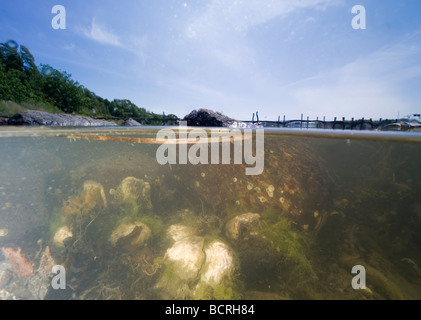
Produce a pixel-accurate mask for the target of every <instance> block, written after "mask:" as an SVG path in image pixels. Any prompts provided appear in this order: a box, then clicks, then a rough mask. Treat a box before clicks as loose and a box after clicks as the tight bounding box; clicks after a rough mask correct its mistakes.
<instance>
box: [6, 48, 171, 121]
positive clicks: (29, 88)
mask: <svg viewBox="0 0 421 320" xmlns="http://www.w3.org/2000/svg"><path fill="white" fill-rule="evenodd" d="M0 101H13V102H16V103H24V102H25V103H32V104H35V105H37V104H38V105H46V106H48V107H50V109H55V110H57V109H58V110H60V111H62V112H65V113H72V114H79V115H87V116H94V117H97V118H118V119H127V118H138V119H156V120H158V121H159V119H161V120H162V118H163V115H159V114H155V113H152V112H149V111H147V110H146V109H145V108H140V107H138V106H136V105H135V104H134V103H132V102H131V101H130V100H127V99H114V100H113V101H109V100H107V99H104V98H101V97H100V96H97V95H96V94H95V93H94V92H92V91H90V90H89V89H87V88H85V87H84V86H83V85H81V84H79V83H78V82H77V81H75V80H73V79H72V77H71V74H69V73H67V72H66V71H59V70H57V69H54V68H53V67H52V66H50V65H48V64H40V65H39V66H37V65H36V64H35V58H34V56H33V55H32V54H31V52H30V51H29V49H28V48H27V47H25V46H24V45H19V44H18V43H17V42H16V41H14V40H8V41H6V42H4V43H0ZM165 118H166V119H167V120H169V119H177V116H175V115H172V114H171V115H167V116H165ZM149 123H153V121H149Z"/></svg>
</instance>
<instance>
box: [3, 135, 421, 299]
mask: <svg viewBox="0 0 421 320" xmlns="http://www.w3.org/2000/svg"><path fill="white" fill-rule="evenodd" d="M156 132H157V130H154V129H148V130H146V129H145V130H127V129H126V130H119V129H113V130H106V129H100V130H84V131H76V130H52V129H48V130H46V129H37V130H35V129H31V130H29V129H28V130H22V129H7V131H6V130H5V131H0V147H1V153H0V164H1V170H0V247H1V248H2V250H1V251H0V297H1V298H5V299H7V298H23V299H270V300H273V299H420V298H421V290H420V289H421V254H420V252H419V247H420V245H421V232H420V229H421V200H420V199H421V194H420V192H421V185H420V184H421V170H420V169H419V159H420V158H421V143H420V142H421V137H419V136H416V135H411V136H405V135H389V136H386V135H382V134H374V135H373V134H371V133H369V134H368V136H366V135H361V136H360V135H355V134H353V135H350V134H347V133H342V132H341V133H340V134H338V133H330V132H328V134H325V133H326V131H324V132H323V133H317V134H316V133H314V132H309V131H270V132H269V131H266V132H265V153H264V155H265V166H264V172H263V174H261V175H257V176H247V175H245V170H244V169H245V167H246V166H245V165H239V164H238V165H237V164H235V165H234V164H231V165H227V164H226V165H222V164H221V165H200V164H199V165H191V164H188V165H159V164H158V162H157V160H156V150H157V148H158V147H159V145H157V144H155V143H152V142H153V140H154V139H155V137H156ZM209 148H210V146H209ZM54 265H61V266H63V267H64V270H65V285H66V289H65V290H61V289H54V287H53V286H52V281H53V282H54V281H56V283H57V280H54V276H55V275H57V274H59V273H56V274H52V273H51V268H52V267H53V266H54ZM356 265H360V266H363V267H364V268H365V271H366V289H360V290H355V289H354V288H353V287H352V280H353V278H354V277H355V276H357V274H352V273H351V271H352V268H353V267H354V266H356ZM360 275H361V274H360Z"/></svg>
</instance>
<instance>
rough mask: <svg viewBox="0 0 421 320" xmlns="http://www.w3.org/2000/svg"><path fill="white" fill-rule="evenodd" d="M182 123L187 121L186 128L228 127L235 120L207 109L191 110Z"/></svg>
mask: <svg viewBox="0 0 421 320" xmlns="http://www.w3.org/2000/svg"><path fill="white" fill-rule="evenodd" d="M183 121H187V125H188V126H199V127H230V126H231V125H232V124H233V123H235V122H236V120H234V119H232V118H230V117H227V116H225V115H223V114H222V113H220V112H215V111H212V110H209V109H199V110H193V111H192V112H190V113H189V114H188V115H186V116H185V117H184V119H183Z"/></svg>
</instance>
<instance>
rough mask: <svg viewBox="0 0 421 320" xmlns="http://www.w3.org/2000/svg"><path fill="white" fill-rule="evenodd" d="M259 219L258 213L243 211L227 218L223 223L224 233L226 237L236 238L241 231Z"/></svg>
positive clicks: (244, 230)
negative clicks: (224, 223) (229, 218)
mask: <svg viewBox="0 0 421 320" xmlns="http://www.w3.org/2000/svg"><path fill="white" fill-rule="evenodd" d="M259 220H260V214H258V213H244V214H242V215H239V216H236V217H235V218H232V219H231V220H229V221H228V222H227V223H226V225H225V234H226V236H227V237H228V238H231V239H234V240H237V239H238V238H239V237H240V235H241V233H243V232H246V230H248V229H250V228H251V227H252V225H254V224H255V223H256V222H258V221H259Z"/></svg>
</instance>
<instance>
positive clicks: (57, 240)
mask: <svg viewBox="0 0 421 320" xmlns="http://www.w3.org/2000/svg"><path fill="white" fill-rule="evenodd" d="M71 237H73V233H72V232H71V231H70V229H69V228H68V227H61V228H60V229H58V230H57V232H56V233H55V234H54V239H53V242H54V244H55V245H56V246H57V247H64V241H66V240H67V239H69V238H71Z"/></svg>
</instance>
